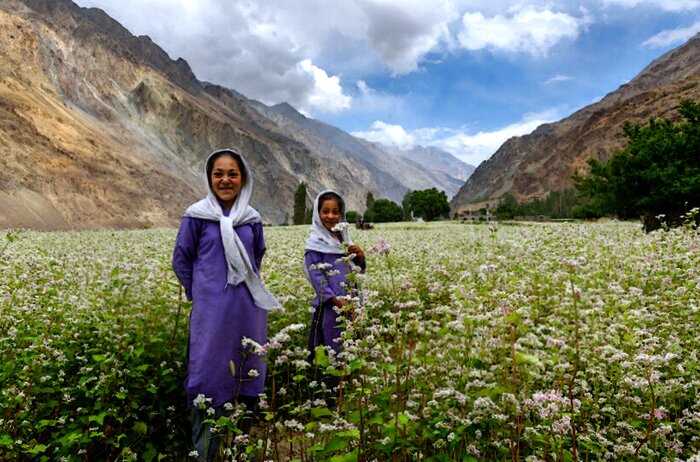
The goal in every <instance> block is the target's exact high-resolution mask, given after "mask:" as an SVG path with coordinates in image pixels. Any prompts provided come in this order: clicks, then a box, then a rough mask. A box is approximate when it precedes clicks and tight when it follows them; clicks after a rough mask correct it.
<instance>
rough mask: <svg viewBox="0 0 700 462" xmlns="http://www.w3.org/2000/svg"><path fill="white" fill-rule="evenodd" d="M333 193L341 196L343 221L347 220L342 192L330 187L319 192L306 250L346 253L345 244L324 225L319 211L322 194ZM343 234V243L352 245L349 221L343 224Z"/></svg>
mask: <svg viewBox="0 0 700 462" xmlns="http://www.w3.org/2000/svg"><path fill="white" fill-rule="evenodd" d="M328 193H332V194H335V195H336V196H338V197H339V198H340V201H341V203H340V204H338V205H340V207H341V209H342V210H341V211H342V214H343V220H342V221H343V222H345V200H344V199H343V198H342V196H341V195H340V194H338V193H337V192H335V191H332V190H330V189H327V190H325V191H321V192H320V193H318V196H316V200H315V201H314V212H313V218H312V220H311V229H310V230H309V237H308V238H307V239H306V246H305V249H306V250H315V251H317V252H322V253H336V254H344V253H345V248H344V247H343V244H342V243H341V242H340V241H339V240H338V238H337V237H335V236H334V235H333V233H331V232H330V231H328V230H327V229H326V227H325V226H323V222H321V215H320V214H319V213H318V206H319V203H318V201H319V199H320V198H321V196H323V195H324V194H328ZM341 228H342V229H341V235H342V236H343V243H345V244H347V245H352V241H351V240H350V233H349V231H348V226H347V223H344V225H343V226H341Z"/></svg>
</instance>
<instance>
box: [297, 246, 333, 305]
mask: <svg viewBox="0 0 700 462" xmlns="http://www.w3.org/2000/svg"><path fill="white" fill-rule="evenodd" d="M319 263H323V257H322V256H321V254H319V253H318V252H314V251H313V250H310V251H308V252H306V253H305V254H304V266H305V267H306V271H307V272H308V273H309V279H310V280H311V285H312V286H313V287H314V290H315V291H316V295H318V298H319V300H320V302H321V304H323V303H325V302H327V301H328V300H330V299H332V298H335V293H333V290H332V288H331V287H330V284H329V282H328V278H327V277H326V275H325V274H323V273H322V272H321V271H319V270H317V269H312V268H311V265H317V264H319Z"/></svg>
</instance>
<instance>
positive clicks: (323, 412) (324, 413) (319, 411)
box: [311, 407, 333, 419]
mask: <svg viewBox="0 0 700 462" xmlns="http://www.w3.org/2000/svg"><path fill="white" fill-rule="evenodd" d="M311 415H312V416H313V417H314V419H318V418H319V417H328V416H332V415H333V413H332V412H331V411H330V410H329V409H328V408H325V407H315V408H313V409H311Z"/></svg>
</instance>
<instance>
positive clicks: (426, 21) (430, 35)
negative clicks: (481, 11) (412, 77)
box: [359, 0, 459, 75]
mask: <svg viewBox="0 0 700 462" xmlns="http://www.w3.org/2000/svg"><path fill="white" fill-rule="evenodd" d="M359 4H360V6H361V8H362V9H363V11H364V12H365V14H366V15H367V39H368V42H369V44H370V47H371V48H372V49H374V50H375V51H376V52H377V53H378V54H379V56H381V58H382V61H383V62H384V63H385V65H386V66H387V67H388V68H389V69H390V70H391V72H392V73H393V74H395V75H400V74H407V73H409V72H412V71H415V70H416V69H417V68H418V65H419V63H420V61H421V60H422V59H423V58H424V57H425V55H426V54H427V53H429V52H431V51H433V50H435V49H437V48H438V47H439V45H441V44H442V43H449V41H450V33H449V29H448V25H449V23H450V22H452V21H453V20H455V19H457V18H458V17H459V15H458V13H457V11H456V10H455V9H454V7H453V5H452V2H451V1H450V0H438V1H430V2H426V1H424V0H410V1H407V0H403V1H398V0H360V1H359Z"/></svg>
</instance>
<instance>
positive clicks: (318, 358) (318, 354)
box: [314, 346, 330, 367]
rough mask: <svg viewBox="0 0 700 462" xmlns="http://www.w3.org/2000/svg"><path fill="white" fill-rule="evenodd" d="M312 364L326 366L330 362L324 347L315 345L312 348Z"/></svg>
mask: <svg viewBox="0 0 700 462" xmlns="http://www.w3.org/2000/svg"><path fill="white" fill-rule="evenodd" d="M314 364H315V365H316V366H318V367H328V365H329V364H330V362H329V361H328V354H327V353H326V348H325V347H323V346H317V347H316V349H315V350H314Z"/></svg>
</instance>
